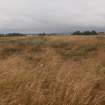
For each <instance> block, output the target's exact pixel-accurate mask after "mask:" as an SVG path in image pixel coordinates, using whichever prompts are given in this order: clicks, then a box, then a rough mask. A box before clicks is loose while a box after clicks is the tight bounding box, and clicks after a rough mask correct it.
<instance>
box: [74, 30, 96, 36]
mask: <svg viewBox="0 0 105 105" xmlns="http://www.w3.org/2000/svg"><path fill="white" fill-rule="evenodd" d="M73 35H97V32H96V31H94V30H93V31H84V32H80V31H76V32H74V33H73Z"/></svg>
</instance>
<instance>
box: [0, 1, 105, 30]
mask: <svg viewBox="0 0 105 105" xmlns="http://www.w3.org/2000/svg"><path fill="white" fill-rule="evenodd" d="M104 18H105V1H104V0H0V31H1V32H14V31H15V32H71V31H74V30H77V29H78V30H86V29H96V30H97V31H103V30H104V27H105V21H104Z"/></svg>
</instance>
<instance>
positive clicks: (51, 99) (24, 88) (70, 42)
mask: <svg viewBox="0 0 105 105" xmlns="http://www.w3.org/2000/svg"><path fill="white" fill-rule="evenodd" d="M0 105H105V39H104V38H102V37H83V36H81V37H79V36H75V37H73V36H61V37H60V36H59V37H58V36H51V37H50V36H45V37H18V38H16V37H15V38H12V37H11V38H8V37H7V38H1V39H0Z"/></svg>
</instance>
